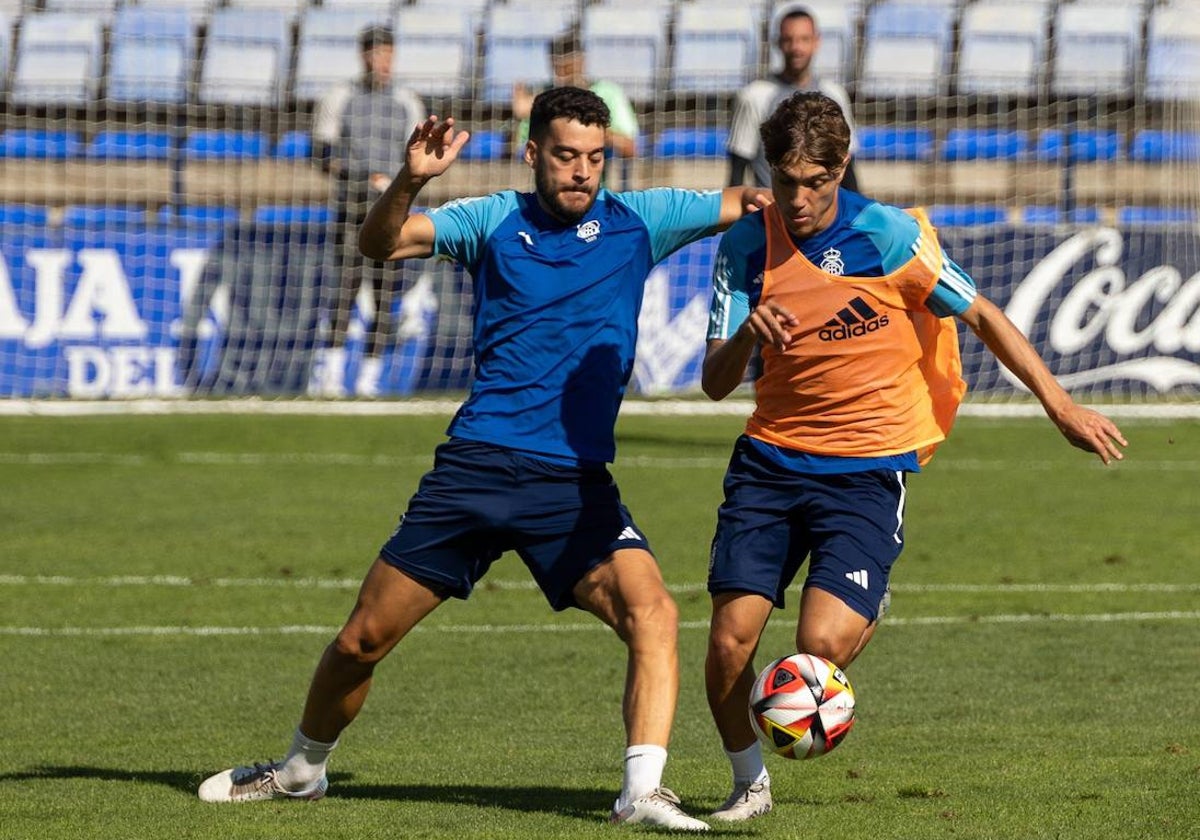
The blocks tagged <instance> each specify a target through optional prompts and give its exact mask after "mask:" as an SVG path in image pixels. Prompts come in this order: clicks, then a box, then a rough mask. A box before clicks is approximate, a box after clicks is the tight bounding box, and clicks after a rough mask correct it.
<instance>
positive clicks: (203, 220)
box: [155, 204, 241, 227]
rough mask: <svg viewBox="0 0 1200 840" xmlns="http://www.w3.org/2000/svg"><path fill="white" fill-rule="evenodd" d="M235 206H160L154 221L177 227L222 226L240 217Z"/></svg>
mask: <svg viewBox="0 0 1200 840" xmlns="http://www.w3.org/2000/svg"><path fill="white" fill-rule="evenodd" d="M240 215H241V214H240V213H239V212H238V209H237V208H236V207H226V206H223V205H218V204H184V205H182V206H179V207H172V206H170V205H167V206H164V207H160V208H159V210H158V214H157V215H156V216H155V221H156V222H157V223H158V224H160V225H170V226H177V227H224V226H225V225H228V224H232V223H234V222H236V221H237V220H238V219H239V218H240Z"/></svg>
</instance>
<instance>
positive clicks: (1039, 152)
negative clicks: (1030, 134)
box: [1034, 128, 1122, 163]
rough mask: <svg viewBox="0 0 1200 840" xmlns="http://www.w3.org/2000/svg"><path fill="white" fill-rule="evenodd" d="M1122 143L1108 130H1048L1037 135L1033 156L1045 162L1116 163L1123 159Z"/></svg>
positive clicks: (1117, 133)
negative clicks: (1115, 161)
mask: <svg viewBox="0 0 1200 840" xmlns="http://www.w3.org/2000/svg"><path fill="white" fill-rule="evenodd" d="M1121 147H1122V140H1121V134H1120V132H1117V131H1110V130H1107V129H1077V130H1074V131H1064V130H1062V129H1058V128H1052V129H1048V130H1046V131H1043V132H1042V133H1041V134H1039V135H1038V139H1037V144H1036V147H1035V149H1034V157H1035V158H1036V159H1037V160H1039V161H1041V162H1043V163H1059V162H1064V161H1067V160H1071V161H1073V162H1075V163H1095V162H1097V161H1114V160H1119V159H1120V157H1121Z"/></svg>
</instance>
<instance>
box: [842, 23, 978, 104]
mask: <svg viewBox="0 0 1200 840" xmlns="http://www.w3.org/2000/svg"><path fill="white" fill-rule="evenodd" d="M954 15H955V11H954V7H953V6H952V5H945V4H923V3H917V2H912V3H909V2H898V0H883V2H880V3H878V4H877V5H875V6H873V7H872V8H871V10H870V11H869V12H868V13H867V18H866V25H865V27H864V36H863V61H862V67H863V69H862V76H861V78H860V79H859V85H858V90H859V92H860V93H861V94H863V95H865V96H868V97H884V98H886V97H894V96H907V97H913V96H936V95H938V94H940V93H944V92H945V91H946V88H947V78H948V76H949V71H950V64H951V43H952V40H951V39H952V35H953V27H954Z"/></svg>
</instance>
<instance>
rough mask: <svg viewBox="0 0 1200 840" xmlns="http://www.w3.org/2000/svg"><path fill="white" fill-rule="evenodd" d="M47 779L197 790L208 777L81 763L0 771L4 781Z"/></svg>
mask: <svg viewBox="0 0 1200 840" xmlns="http://www.w3.org/2000/svg"><path fill="white" fill-rule="evenodd" d="M47 779H95V780H97V781H101V782H135V783H138V784H150V785H162V786H164V787H169V788H173V789H175V790H179V791H186V792H188V793H192V794H194V793H195V792H196V788H197V787H198V786H199V785H200V782H202V781H204V777H203V776H202V775H201V774H199V773H190V772H189V773H184V772H180V771H175V770H161V771H150V770H118V769H116V768H112V767H83V766H79V765H75V766H66V767H56V766H45V765H43V766H40V767H31V768H29V769H28V770H21V771H19V772H16V773H0V785H2V784H4V783H5V782H31V781H32V782H36V781H41V780H47Z"/></svg>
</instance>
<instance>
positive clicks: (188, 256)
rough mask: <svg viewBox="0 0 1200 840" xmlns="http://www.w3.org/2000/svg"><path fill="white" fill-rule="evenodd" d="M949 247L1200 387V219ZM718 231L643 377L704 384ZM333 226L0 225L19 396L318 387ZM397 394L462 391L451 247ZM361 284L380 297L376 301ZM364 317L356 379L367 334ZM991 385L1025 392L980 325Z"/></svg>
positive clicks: (1056, 342)
mask: <svg viewBox="0 0 1200 840" xmlns="http://www.w3.org/2000/svg"><path fill="white" fill-rule="evenodd" d="M941 237H942V240H943V243H944V244H945V246H946V250H947V252H948V253H949V254H950V255H952V256H953V258H954V259H955V261H956V262H958V264H959V265H961V266H962V267H963V268H964V269H965V270H966V271H967V272H968V273H969V274H970V275H971V276H972V277H974V278H975V280H976V282H977V283H978V285H979V287H980V288H981V289H982V290H983V291H984V292H985V294H987V295H988V296H989V297H991V298H992V299H993V300H995V301H996V302H997V303H998V304H999V305H1000V306H1001V307H1003V308H1004V309H1005V311H1006V312H1007V313H1008V315H1009V317H1010V318H1011V319H1012V320H1013V321H1014V322H1015V323H1016V324H1017V326H1018V327H1020V328H1021V329H1022V331H1024V332H1025V333H1026V334H1027V335H1029V337H1030V338H1031V340H1032V341H1033V343H1034V345H1035V346H1036V347H1037V348H1038V349H1039V351H1040V352H1041V353H1042V355H1043V357H1044V358H1046V360H1047V362H1048V363H1049V364H1050V366H1051V369H1052V370H1053V371H1054V372H1055V374H1056V375H1057V376H1058V377H1059V378H1060V380H1061V381H1062V382H1063V383H1064V384H1065V385H1066V386H1067V387H1069V388H1081V389H1086V390H1088V391H1089V392H1091V393H1105V392H1111V393H1116V394H1153V393H1168V392H1171V391H1174V390H1177V389H1190V390H1192V391H1194V390H1195V389H1196V388H1197V387H1200V236H1197V233H1196V232H1195V230H1193V229H1190V228H1189V229H1178V228H1171V229H1168V228H1161V229H1155V228H1143V229H1127V230H1118V229H1114V228H1106V227H1088V228H1077V229H1071V230H1065V229H1058V228H1040V227H1030V228H1008V227H989V228H974V229H967V228H961V229H955V228H949V229H945V230H943V231H941ZM716 245H717V240H716V239H710V240H706V241H702V242H699V243H696V244H694V245H691V246H689V247H687V248H684V249H683V250H681V251H679V252H678V253H676V254H674V255H672V256H671V257H670V258H668V259H667V260H665V261H664V262H663V263H662V264H661V265H660V266H658V267H657V268H656V269H655V270H654V272H653V273H652V274H651V276H650V278H649V279H648V281H647V284H646V290H645V297H644V303H643V308H642V315H641V319H640V337H639V342H638V354H637V362H636V365H635V369H634V378H633V382H632V383H631V386H630V390H631V392H632V393H642V394H672V393H680V392H686V391H694V390H696V389H697V388H698V386H699V376H700V362H701V359H702V356H703V346H704V332H705V326H706V323H707V312H708V302H709V291H708V290H709V278H710V274H711V270H712V262H713V259H714V255H715V252H716ZM324 251H325V243H324V231H323V229H320V228H309V227H305V226H303V225H301V226H282V227H281V226H261V225H260V226H255V225H238V226H234V227H231V228H224V229H222V228H183V227H174V226H153V225H152V226H145V225H130V226H118V227H115V228H105V229H103V230H72V229H69V228H68V229H63V228H59V227H53V226H19V225H18V226H8V227H6V228H5V229H4V230H3V231H2V232H0V397H79V398H93V399H94V398H130V397H148V396H179V395H186V394H190V393H197V394H248V393H261V394H301V393H304V391H305V389H306V387H307V382H308V378H309V374H310V370H311V365H312V356H313V350H314V348H315V346H316V345H317V343H318V342H319V340H320V335H321V329H322V319H323V313H324V312H326V311H327V310H328V305H329V300H330V291H329V290H330V283H329V275H330V272H329V271H327V270H326V268H325V265H326V259H325V254H324ZM400 270H401V272H402V278H401V284H400V294H399V295H398V298H399V299H398V301H397V303H396V323H397V324H398V331H397V335H396V336H395V340H396V344H395V349H394V351H393V352H392V353H391V354H389V356H388V358H387V359H386V364H385V368H384V373H383V380H382V383H381V385H382V389H381V390H382V393H383V394H384V395H385V396H386V395H391V396H396V395H405V394H410V393H414V392H419V391H429V390H461V389H463V388H465V387H466V386H467V384H468V383H469V381H470V375H471V359H470V346H469V345H470V334H471V329H470V316H471V283H470V278H469V277H467V276H466V275H465V274H464V272H463V271H462V270H461V269H459V268H457V267H455V266H452V265H450V264H448V263H445V262H440V261H424V262H421V261H411V262H409V263H406V264H405V265H404V266H403V267H402V268H401V269H400ZM360 300H362V299H361V298H360ZM361 326H362V325H361V320H360V319H356V320H355V321H354V322H353V323H352V328H351V340H350V342H349V344H348V345H347V351H348V357H349V362H348V371H347V381H353V376H354V373H355V370H356V368H357V365H358V363H359V357H360V355H361V350H362V341H361V336H362V329H361ZM963 348H964V364H965V367H966V370H965V373H966V376H967V379H968V381H969V382H970V384H971V387H972V390H973V391H974V392H976V393H979V392H1014V391H1017V390H1020V386H1019V385H1018V383H1016V382H1015V381H1014V380H1013V379H1012V377H1011V375H1010V374H1008V372H1007V371H1005V370H1004V369H1003V368H1001V367H1000V366H999V365H998V364H997V363H996V362H995V361H994V360H993V359H992V357H991V356H990V354H989V353H987V352H985V351H983V350H982V349H981V348H980V347H979V344H978V341H977V339H975V337H974V336H972V335H965V336H964V341H963Z"/></svg>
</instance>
